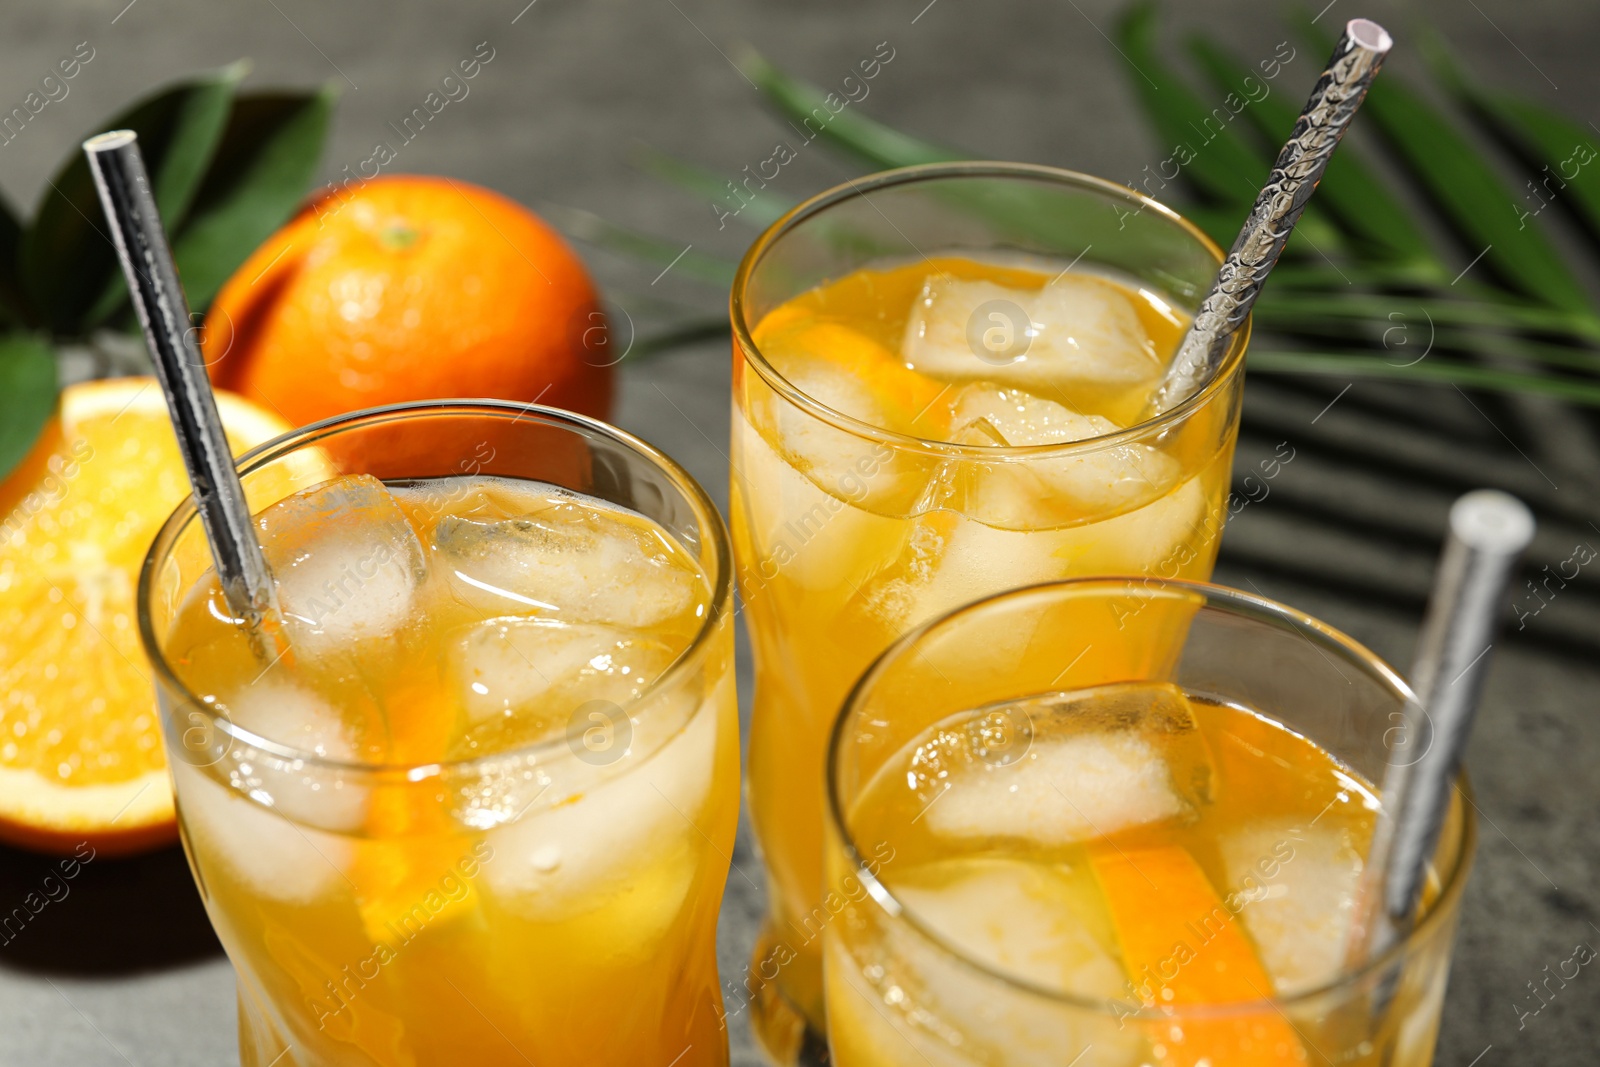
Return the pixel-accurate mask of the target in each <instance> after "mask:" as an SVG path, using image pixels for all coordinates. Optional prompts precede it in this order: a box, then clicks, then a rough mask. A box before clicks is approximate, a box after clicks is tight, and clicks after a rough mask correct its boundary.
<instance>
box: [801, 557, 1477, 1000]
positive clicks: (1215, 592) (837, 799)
mask: <svg viewBox="0 0 1600 1067" xmlns="http://www.w3.org/2000/svg"><path fill="white" fill-rule="evenodd" d="M1135 584H1138V585H1140V586H1142V587H1143V588H1145V589H1151V588H1154V589H1155V590H1157V591H1158V592H1165V593H1171V592H1180V593H1188V594H1192V595H1195V596H1197V597H1199V599H1200V601H1201V603H1202V606H1210V605H1212V604H1220V605H1221V606H1222V608H1223V610H1225V611H1226V612H1227V613H1228V614H1230V615H1236V616H1238V615H1248V614H1256V615H1261V614H1265V615H1267V616H1270V617H1272V618H1273V619H1275V620H1276V621H1278V622H1281V623H1287V624H1288V625H1289V627H1290V628H1292V629H1293V630H1295V632H1297V633H1299V634H1300V635H1301V636H1303V637H1305V638H1306V639H1307V640H1308V641H1312V642H1313V643H1316V642H1318V641H1320V642H1322V645H1323V647H1328V648H1332V649H1334V650H1336V651H1339V652H1341V653H1343V654H1345V655H1346V656H1347V657H1349V660H1350V661H1351V662H1354V663H1357V664H1360V665H1362V666H1364V667H1366V668H1367V669H1369V670H1370V671H1371V672H1372V673H1373V674H1375V675H1376V676H1377V677H1378V678H1379V679H1380V680H1382V681H1383V682H1384V683H1385V685H1386V686H1387V687H1388V688H1390V689H1392V690H1393V691H1394V692H1395V694H1396V695H1397V696H1398V697H1400V698H1401V700H1402V702H1415V700H1416V694H1415V693H1414V692H1413V691H1412V689H1411V686H1410V685H1409V684H1408V683H1407V682H1406V680H1405V679H1404V678H1402V677H1401V676H1400V674H1399V672H1397V671H1396V670H1395V669H1394V668H1393V667H1391V666H1389V664H1387V663H1386V662H1384V660H1383V659H1382V658H1381V657H1380V656H1378V655H1377V654H1376V653H1374V652H1373V651H1372V650H1371V649H1369V648H1367V647H1366V646H1365V645H1363V644H1361V643H1360V642H1359V641H1357V640H1355V639H1354V638H1353V637H1350V636H1349V635H1348V634H1345V633H1344V632H1343V631H1341V630H1337V629H1335V628H1334V627H1332V626H1329V625H1328V624H1327V623H1325V622H1322V621H1321V620H1320V619H1317V618H1315V617H1313V616H1311V615H1308V614H1306V613H1305V612H1303V611H1300V610H1299V609H1297V608H1292V607H1290V606H1288V605H1287V604H1283V603H1280V602H1278V601H1276V600H1272V599H1270V598H1268V597H1264V596H1257V595H1253V594H1250V593H1246V592H1243V591H1242V590H1238V589H1232V588H1229V587H1227V586H1222V585H1216V584H1214V583H1211V582H1194V581H1179V580H1169V579H1161V578H1155V579H1147V578H1143V577H1139V578H1131V577H1092V578H1067V579H1062V580H1059V581H1052V582H1040V583H1037V584H1035V585H1026V586H1021V587H1019V588H1016V589H1008V590H1005V591H1003V592H1000V593H996V594H993V595H991V596H986V597H982V598H980V599H978V600H974V601H971V602H969V603H966V604H963V605H961V606H959V607H957V608H953V609H951V610H950V611H947V612H945V613H944V614H942V615H938V616H936V617H934V618H932V619H930V620H928V621H927V622H924V623H922V624H921V625H920V626H917V627H915V628H914V629H912V630H910V631H909V632H907V633H905V634H903V635H902V636H900V637H899V638H897V639H896V640H895V641H894V642H893V643H892V644H891V645H890V646H889V647H888V648H887V649H885V650H884V651H883V653H882V654H881V655H879V656H878V657H877V658H876V659H874V660H873V661H872V664H871V665H870V666H869V667H868V668H867V669H866V671H865V672H864V673H863V674H862V675H861V677H860V678H859V679H857V680H856V682H855V684H854V685H852V686H851V688H850V692H849V693H848V694H847V695H846V696H845V700H844V704H843V706H842V707H841V708H840V710H839V713H838V715H837V716H836V717H835V719H834V723H833V727H832V730H831V731H830V733H829V737H828V749H827V767H826V771H825V773H826V786H825V789H826V793H827V798H826V803H825V807H826V808H827V815H826V818H827V820H828V821H829V823H831V824H832V828H833V831H834V833H836V834H837V835H838V838H839V841H840V843H841V845H842V847H843V849H844V852H845V856H846V858H847V859H848V861H849V864H850V867H851V871H850V873H851V874H852V875H853V876H854V877H855V878H857V879H858V880H859V881H860V882H861V885H862V887H863V888H864V889H865V890H866V897H868V898H870V899H871V900H872V901H873V903H874V904H875V905H877V906H878V907H879V908H881V909H882V910H883V911H884V912H885V913H886V914H887V915H888V916H889V917H890V918H891V919H894V920H898V921H901V922H904V923H906V924H907V925H908V926H909V927H910V928H911V930H912V931H913V932H914V933H915V934H916V935H917V936H918V937H920V938H922V939H923V940H924V941H926V942H928V943H929V944H931V945H932V946H933V947H934V948H935V949H936V950H937V951H938V952H939V953H941V954H942V955H944V956H946V957H949V958H950V959H953V960H955V961H957V963H958V964H960V965H961V966H962V967H965V968H966V969H968V970H971V971H975V972H976V973H978V974H980V975H982V976H983V977H985V978H987V979H990V980H992V981H996V982H999V983H1001V984H1003V985H1004V986H1006V987H1008V988H1012V989H1016V990H1020V991H1022V992H1025V993H1027V994H1029V995H1032V996H1036V997H1040V998H1043V999H1045V1000H1048V1001H1051V1002H1054V1003H1057V1004H1061V1005H1064V1006H1067V1007H1070V1008H1074V1009H1079V1010H1083V1011H1091V1012H1095V1013H1097V1014H1114V1015H1116V1016H1117V1018H1119V1019H1135V1020H1139V1021H1145V1022H1155V1021H1170V1020H1172V1019H1174V1018H1177V1019H1184V1018H1192V1019H1206V1018H1232V1017H1236V1016H1241V1015H1252V1014H1259V1013H1260V1012H1262V1011H1263V1010H1264V1009H1266V1008H1279V1009H1281V1008H1284V1007H1292V1006H1294V1005H1296V1004H1302V1003H1306V1002H1309V1001H1315V1000H1317V999H1320V998H1322V997H1326V996H1328V995H1329V994H1330V993H1335V992H1337V991H1339V990H1341V989H1345V988H1349V987H1351V986H1356V985H1359V984H1360V983H1362V982H1364V981H1366V980H1368V979H1370V978H1371V977H1373V976H1374V975H1377V974H1381V973H1383V972H1384V971H1386V970H1388V969H1389V968H1391V967H1393V966H1395V965H1396V964H1397V963H1398V962H1399V961H1400V960H1401V959H1403V958H1404V957H1405V956H1406V955H1407V954H1409V953H1411V952H1413V951H1415V949H1416V946H1417V945H1418V944H1419V943H1420V942H1421V941H1423V940H1424V939H1425V938H1428V937H1431V936H1432V935H1433V933H1434V931H1435V930H1436V929H1437V928H1438V926H1439V925H1440V924H1441V923H1443V922H1445V921H1446V917H1447V916H1449V915H1451V914H1452V913H1453V912H1454V910H1455V907H1456V905H1458V904H1459V902H1460V898H1461V894H1462V893H1463V892H1464V891H1465V888H1466V882H1467V875H1468V874H1469V873H1470V871H1471V868H1472V862H1473V859H1474V856H1475V854H1476V852H1477V847H1476V846H1477V838H1478V832H1477V830H1478V828H1477V818H1476V816H1475V814H1474V812H1475V811H1476V805H1475V804H1473V803H1472V787H1471V783H1470V782H1469V781H1468V780H1467V774H1466V770H1465V769H1464V768H1463V769H1462V770H1461V771H1460V772H1459V773H1458V775H1457V777H1456V782H1455V793H1456V794H1457V795H1458V796H1460V798H1461V800H1462V801H1464V802H1465V804H1464V806H1463V807H1462V827H1461V846H1460V855H1459V857H1458V858H1457V859H1456V862H1455V863H1454V864H1453V865H1452V866H1451V868H1450V870H1449V871H1446V872H1443V873H1442V874H1441V876H1440V888H1439V896H1438V898H1437V899H1436V900H1434V902H1433V905H1432V907H1430V908H1428V910H1427V911H1426V912H1425V913H1424V914H1423V915H1422V917H1421V918H1420V919H1419V920H1418V921H1417V923H1416V925H1415V926H1413V927H1412V929H1411V930H1410V931H1409V932H1408V933H1407V934H1406V936H1405V937H1404V938H1401V939H1400V940H1399V941H1397V942H1395V943H1394V944H1393V945H1391V946H1389V947H1388V948H1387V949H1385V950H1384V951H1383V952H1381V953H1379V954H1378V955H1376V956H1373V957H1371V958H1370V959H1366V960H1363V961H1362V962H1361V964H1360V965H1359V966H1357V967H1355V968H1343V967H1341V969H1340V970H1339V971H1338V972H1337V973H1336V974H1335V975H1334V976H1333V977H1332V978H1330V979H1329V980H1327V981H1325V982H1322V983H1319V984H1318V985H1316V986H1313V987H1311V988H1308V989H1304V990H1297V991H1296V992H1295V993H1293V994H1291V995H1289V996H1278V995H1274V996H1269V997H1261V998H1257V999H1254V1000H1238V1001H1230V1002H1227V1003H1222V1004H1189V1005H1173V1006H1172V1008H1173V1010H1168V1009H1166V1008H1160V1007H1152V1006H1146V1005H1144V1004H1142V1003H1135V1002H1133V1001H1125V1000H1106V999H1096V998H1094V997H1086V996H1081V995H1079V994H1076V993H1068V992H1063V991H1060V990H1053V989H1048V988H1046V987H1044V986H1041V985H1037V984H1035V983H1033V982H1031V981H1028V980H1027V979H1024V978H1021V977H1018V976H1016V975H1011V974H1007V973H1006V972H1004V971H1002V970H1000V969H998V968H995V967H991V966H989V965H988V964H985V963H982V962H980V961H978V960H975V959H973V958H972V957H971V956H970V955H968V954H967V953H966V952H964V951H962V950H961V949H960V948H958V947H957V946H956V945H954V944H953V943H952V942H951V941H949V940H948V939H947V938H945V937H944V936H943V935H941V934H940V933H939V932H938V931H937V930H935V929H933V928H932V927H931V926H929V925H928V924H927V923H925V922H924V921H923V920H922V919H921V918H919V917H918V916H917V915H915V914H914V913H913V912H912V911H910V910H909V909H907V908H906V907H905V906H904V905H902V904H901V903H900V901H899V900H898V899H897V898H896V897H895V895H894V893H893V892H892V891H891V890H890V889H889V887H888V886H886V885H885V884H884V882H883V880H882V879H880V878H879V877H878V876H877V875H876V874H874V873H873V871H872V870H871V868H870V867H869V865H868V861H867V859H866V857H865V856H864V855H863V854H862V852H861V850H860V848H858V847H857V845H856V840H855V835H854V833H853V832H852V831H851V829H850V826H849V823H848V821H847V820H846V818H845V814H844V804H843V798H842V797H841V796H840V789H839V775H838V769H839V760H840V754H841V752H842V750H843V747H844V741H845V736H844V735H845V726H846V723H847V722H849V721H850V720H851V719H852V718H853V717H854V714H855V712H856V711H857V710H858V709H859V706H860V704H861V703H862V701H863V699H864V698H865V695H866V693H867V692H868V691H869V690H870V689H871V688H872V686H873V685H874V683H875V682H876V681H877V680H878V678H879V676H880V675H881V674H882V673H883V672H884V670H885V669H887V667H888V665H889V664H890V663H891V662H892V661H894V660H896V659H898V658H899V657H900V656H901V655H906V654H910V652H911V650H912V649H914V648H915V647H916V645H917V644H918V643H919V642H921V641H922V639H923V638H925V637H926V636H927V635H928V634H930V633H931V632H933V631H934V630H936V629H939V628H941V627H943V626H945V625H947V624H950V623H953V622H955V621H956V620H957V619H959V618H961V617H962V616H964V615H967V614H968V613H972V612H977V611H981V610H984V609H986V608H988V607H990V606H992V605H994V604H998V603H1000V602H1002V601H1006V600H1011V599H1021V598H1025V597H1030V596H1037V595H1041V594H1046V593H1051V592H1056V591H1070V590H1074V589H1082V590H1095V589H1104V590H1108V591H1109V590H1112V589H1128V588H1129V587H1131V586H1133V585H1135ZM1241 609H1248V611H1246V610H1241Z"/></svg>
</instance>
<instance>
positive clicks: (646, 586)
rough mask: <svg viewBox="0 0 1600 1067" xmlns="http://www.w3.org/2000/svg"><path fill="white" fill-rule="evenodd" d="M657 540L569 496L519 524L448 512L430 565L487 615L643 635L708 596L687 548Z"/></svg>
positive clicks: (436, 534)
mask: <svg viewBox="0 0 1600 1067" xmlns="http://www.w3.org/2000/svg"><path fill="white" fill-rule="evenodd" d="M661 536H662V535H660V534H658V533H657V532H656V531H655V530H653V529H648V528H646V527H644V526H643V525H635V524H633V523H630V522H627V521H625V520H623V519H621V518H611V517H609V516H604V515H602V514H600V513H598V512H597V511H596V509H595V508H594V506H593V505H592V504H588V503H585V502H582V501H579V500H577V499H576V498H573V499H572V500H570V501H566V502H560V503H554V504H552V505H551V506H550V507H548V508H546V509H544V510H542V511H539V512H536V513H534V514H530V515H525V516H522V517H520V518H515V519H503V520H490V521H482V520H478V519H469V518H463V517H460V516H455V515H446V516H444V517H443V518H441V519H440V520H439V523H438V526H437V527H435V530H434V538H433V549H434V560H435V564H434V565H435V567H436V568H437V569H439V570H441V571H442V572H443V574H444V576H445V581H446V583H447V584H448V586H449V588H450V591H451V593H452V594H453V595H454V596H455V597H456V599H457V600H459V601H461V602H462V603H464V604H466V605H468V606H469V607H471V608H473V609H474V610H477V611H479V612H480V613H482V614H484V615H502V614H509V613H512V612H516V613H527V612H529V611H530V610H532V611H536V612H540V613H548V614H552V615H556V616H559V617H560V618H562V619H565V620H569V621H573V622H604V623H611V624H613V625H618V626H632V627H638V628H641V629H642V628H646V627H650V626H654V625H656V624H658V623H661V622H664V621H666V620H668V619H671V618H673V617H675V616H682V615H685V614H686V613H688V612H690V611H691V610H692V609H693V607H694V605H695V603H696V600H697V598H699V597H700V596H702V595H703V589H702V583H701V582H700V580H699V579H698V576H697V575H696V574H695V573H694V571H692V570H691V569H690V568H689V567H688V566H687V565H686V564H685V562H684V558H685V557H684V550H683V549H682V548H680V547H678V546H676V545H669V544H666V543H664V542H663V541H662V540H661Z"/></svg>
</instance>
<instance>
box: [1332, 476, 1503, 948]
mask: <svg viewBox="0 0 1600 1067" xmlns="http://www.w3.org/2000/svg"><path fill="white" fill-rule="evenodd" d="M1533 531H1534V521H1533V513H1532V512H1530V511H1529V510H1528V508H1527V506H1526V505H1524V504H1523V503H1522V502H1521V501H1520V500H1518V499H1517V498H1516V497H1514V496H1511V495H1509V494H1507V493H1502V492H1499V491H1497V490H1493V489H1479V490H1477V491H1475V492H1471V493H1468V494H1466V495H1465V496H1463V497H1461V498H1460V499H1459V500H1457V501H1456V502H1455V504H1454V505H1453V506H1452V507H1451V508H1450V535H1449V538H1448V539H1447V540H1446V541H1445V546H1444V553H1443V555H1442V556H1441V558H1440V561H1439V573H1438V575H1437V576H1436V577H1435V578H1434V584H1433V594H1432V596H1431V597H1430V598H1429V601H1428V614H1427V617H1426V618H1425V619H1424V620H1423V624H1422V633H1421V635H1420V636H1419V638H1418V641H1417V657H1416V662H1415V663H1414V664H1413V666H1412V668H1411V681H1412V688H1413V690H1414V691H1415V692H1416V695H1417V703H1416V704H1413V705H1411V706H1409V707H1407V708H1406V712H1405V714H1406V721H1405V724H1404V726H1405V732H1404V734H1403V736H1405V737H1407V738H1413V739H1415V738H1425V737H1426V738H1428V739H1429V740H1428V742H1426V743H1427V748H1426V750H1425V751H1424V752H1423V753H1422V755H1421V756H1420V757H1418V758H1417V759H1415V760H1410V759H1408V760H1403V761H1399V762H1391V763H1390V764H1389V767H1388V770H1387V771H1386V772H1385V775H1384V780H1383V796H1382V800H1383V807H1382V809H1381V810H1380V812H1379V815H1378V825H1377V827H1376V828H1375V829H1374V831H1373V838H1372V849H1371V851H1370V853H1369V856H1368V859H1367V865H1366V868H1365V870H1364V871H1363V873H1362V884H1361V891H1360V895H1359V896H1358V898H1357V904H1358V908H1359V911H1358V922H1357V923H1356V924H1355V927H1354V928H1353V929H1352V932H1351V942H1350V945H1349V946H1348V948H1349V951H1348V953H1347V958H1348V959H1349V961H1350V962H1351V963H1352V964H1353V963H1356V962H1359V961H1361V960H1366V959H1371V958H1373V957H1374V956H1376V955H1378V954H1380V953H1382V952H1383V951H1384V950H1385V949H1387V948H1389V947H1390V946H1391V945H1393V944H1394V943H1395V942H1397V941H1398V940H1400V939H1401V938H1403V937H1405V935H1406V934H1407V933H1408V932H1410V930H1411V927H1412V925H1413V923H1414V921H1415V916H1416V910H1417V905H1418V901H1419V900H1420V898H1421V895H1422V887H1423V882H1424V879H1425V877H1426V875H1427V871H1428V864H1429V861H1430V860H1431V859H1432V858H1433V851H1434V849H1435V847H1437V845H1438V843H1439V833H1440V830H1441V829H1442V828H1443V826H1444V820H1445V816H1446V814H1448V812H1449V809H1450V790H1451V787H1452V786H1453V785H1454V783H1455V779H1456V775H1457V772H1458V771H1459V770H1460V768H1461V754H1462V751H1463V750H1464V749H1465V748H1466V745H1467V736H1468V735H1469V734H1470V733H1471V731H1472V722H1473V718H1474V716H1475V715H1476V714H1477V710H1478V704H1479V701H1480V700H1481V698H1482V696H1483V681H1484V678H1485V677H1486V676H1487V674H1488V670H1489V660H1490V650H1491V649H1492V648H1493V647H1494V637H1495V631H1496V630H1497V628H1498V627H1499V622H1500V602H1501V597H1502V596H1503V595H1504V593H1505V589H1506V583H1507V581H1508V580H1509V579H1510V576H1511V572H1512V569H1513V568H1514V567H1515V566H1516V563H1517V560H1518V559H1519V558H1521V556H1522V553H1523V551H1524V550H1525V549H1526V548H1527V547H1528V543H1529V542H1530V541H1532V540H1533Z"/></svg>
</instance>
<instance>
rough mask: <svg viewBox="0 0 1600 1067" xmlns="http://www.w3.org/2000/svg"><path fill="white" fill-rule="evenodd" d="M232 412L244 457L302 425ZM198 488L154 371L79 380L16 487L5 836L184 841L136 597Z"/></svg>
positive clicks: (6, 487)
mask: <svg viewBox="0 0 1600 1067" xmlns="http://www.w3.org/2000/svg"><path fill="white" fill-rule="evenodd" d="M217 407H218V410H219V412H220V413H221V415H222V422H223V426H224V427H225V429H226V432H227V435H228V443H229V444H230V445H231V446H232V447H233V449H234V452H235V453H236V454H237V453H239V452H243V451H244V450H246V449H248V448H251V447H254V446H255V445H257V444H260V443H261V442H262V441H264V440H267V439H269V438H272V437H276V436H278V435H279V434H281V433H285V432H287V431H288V430H289V428H290V427H289V425H288V424H287V423H286V422H285V421H284V420H283V419H282V418H280V417H279V416H277V415H275V414H274V413H272V412H270V411H267V410H265V409H263V408H260V407H257V406H256V405H255V404H252V403H250V402H248V401H246V400H243V399H241V398H240V397H237V396H234V395H233V394H231V393H225V392H219V393H218V394H217ZM251 488H252V497H256V495H257V492H266V493H268V494H269V498H270V487H267V486H263V485H257V484H252V487H251ZM291 488H296V487H285V490H284V491H285V492H288V491H289V490H290V489H291ZM188 492H189V482H188V478H187V477H186V475H185V473H184V469H183V463H182V461H181V460H180V458H179V455H178V445H177V440H176V439H175V438H174V436H173V432H172V425H171V423H170V421H169V420H168V417H167V409H166V402H165V400H164V399H163V397H162V394H161V389H160V387H159V386H158V385H157V383H156V381H155V379H154V378H118V379H112V380H108V381H97V382H87V383H84V384H81V385H75V386H71V387H69V388H68V389H67V390H65V391H64V392H63V393H62V396H61V403H60V406H59V409H58V411H57V414H56V416H55V418H54V419H52V421H51V423H50V425H49V426H48V427H47V429H46V431H45V433H44V434H43V435H42V436H41V438H40V440H39V442H38V444H36V445H35V446H34V448H33V450H32V452H31V453H30V454H29V455H28V457H27V458H26V459H25V460H24V461H23V462H22V464H21V465H20V466H19V467H18V468H17V470H15V471H14V472H13V473H12V474H11V475H10V477H8V478H7V479H6V480H5V482H4V483H0V516H3V518H0V840H4V841H6V842H9V843H12V844H17V845H22V846H24V847H28V848H34V849H39V850H43V851H48V852H61V853H70V852H72V851H73V849H75V848H76V847H77V846H78V845H80V844H81V843H83V842H85V841H86V842H88V843H89V845H90V846H91V847H93V848H94V849H95V850H96V852H98V853H101V854H111V855H116V854H126V853H130V852H138V851H142V850H144V849H147V848H153V847H155V846H157V845H161V844H165V843H167V842H170V841H172V840H174V839H175V837H176V824H175V822H174V819H173V809H172V793H171V789H170V787H169V785H168V782H167V772H166V765H165V759H164V757H163V754H162V748H161V731H160V724H159V722H158V718H157V712H156V700H155V689H154V683H153V678H152V674H151V669H150V664H149V662H148V660H147V659H146V658H145V655H144V652H143V650H142V649H141V648H140V644H139V629H138V624H137V620H136V615H135V606H134V592H135V589H136V587H137V584H138V573H139V567H140V564H141V563H142V562H143V561H144V556H145V553H146V552H147V551H148V550H149V548H150V543H151V542H152V541H153V540H154V539H155V534H156V531H157V530H158V529H159V528H160V526H161V524H162V522H164V521H165V520H166V518H167V516H168V515H170V514H171V513H172V510H173V509H174V508H175V507H177V505H178V503H179V501H181V500H182V499H183V498H184V496H185V495H187V494H188Z"/></svg>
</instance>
